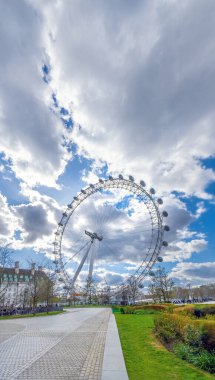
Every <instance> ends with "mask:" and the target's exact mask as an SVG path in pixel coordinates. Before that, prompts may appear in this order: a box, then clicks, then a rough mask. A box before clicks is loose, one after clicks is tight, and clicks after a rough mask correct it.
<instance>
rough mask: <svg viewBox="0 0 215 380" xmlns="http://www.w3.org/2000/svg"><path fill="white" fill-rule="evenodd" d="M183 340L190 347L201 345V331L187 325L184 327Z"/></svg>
mask: <svg viewBox="0 0 215 380" xmlns="http://www.w3.org/2000/svg"><path fill="white" fill-rule="evenodd" d="M184 341H185V343H187V344H188V345H189V346H191V347H195V348H200V347H202V331H201V328H199V327H198V328H197V327H196V326H191V325H188V326H187V327H186V328H185V333H184Z"/></svg>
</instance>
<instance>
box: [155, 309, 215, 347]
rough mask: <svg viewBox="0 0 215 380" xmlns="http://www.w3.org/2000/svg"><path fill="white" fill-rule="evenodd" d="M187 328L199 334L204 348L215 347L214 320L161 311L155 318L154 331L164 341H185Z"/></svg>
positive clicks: (194, 333)
mask: <svg viewBox="0 0 215 380" xmlns="http://www.w3.org/2000/svg"><path fill="white" fill-rule="evenodd" d="M189 330H192V331H193V335H198V336H199V339H200V340H201V344H202V346H203V347H204V348H205V349H206V350H208V351H212V350H214V349H215V321H207V320H194V319H191V318H189V317H188V316H184V315H179V314H175V313H173V314H170V313H162V314H159V315H158V316H156V318H155V331H156V333H157V335H158V336H159V337H160V338H161V339H162V340H163V341H164V342H165V343H175V342H180V341H181V342H186V339H187V334H188V332H189Z"/></svg>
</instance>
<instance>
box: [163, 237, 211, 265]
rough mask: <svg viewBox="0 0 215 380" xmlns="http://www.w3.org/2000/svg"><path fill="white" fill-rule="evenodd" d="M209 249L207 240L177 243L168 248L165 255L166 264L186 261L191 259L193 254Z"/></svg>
mask: <svg viewBox="0 0 215 380" xmlns="http://www.w3.org/2000/svg"><path fill="white" fill-rule="evenodd" d="M206 248H207V240H206V239H192V240H190V241H177V242H173V243H172V244H170V245H169V246H168V248H167V249H166V250H165V253H164V254H163V257H164V261H165V262H174V261H184V260H187V259H190V258H191V256H192V254H193V253H199V252H202V251H203V250H204V249H206Z"/></svg>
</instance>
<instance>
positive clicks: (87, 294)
mask: <svg viewBox="0 0 215 380" xmlns="http://www.w3.org/2000/svg"><path fill="white" fill-rule="evenodd" d="M95 294H96V286H95V281H94V280H93V278H89V277H88V278H87V281H86V284H85V286H84V288H83V293H82V295H83V296H84V298H85V303H89V304H91V303H92V301H93V300H94V299H95Z"/></svg>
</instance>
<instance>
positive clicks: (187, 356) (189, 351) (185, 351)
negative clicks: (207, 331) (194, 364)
mask: <svg viewBox="0 0 215 380" xmlns="http://www.w3.org/2000/svg"><path fill="white" fill-rule="evenodd" d="M173 352H174V353H175V354H176V355H177V356H178V357H179V358H181V359H183V360H187V361H189V362H190V361H191V360H192V356H193V355H194V354H195V350H194V349H193V348H192V347H190V346H189V345H188V344H185V343H177V344H174V346H173Z"/></svg>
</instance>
